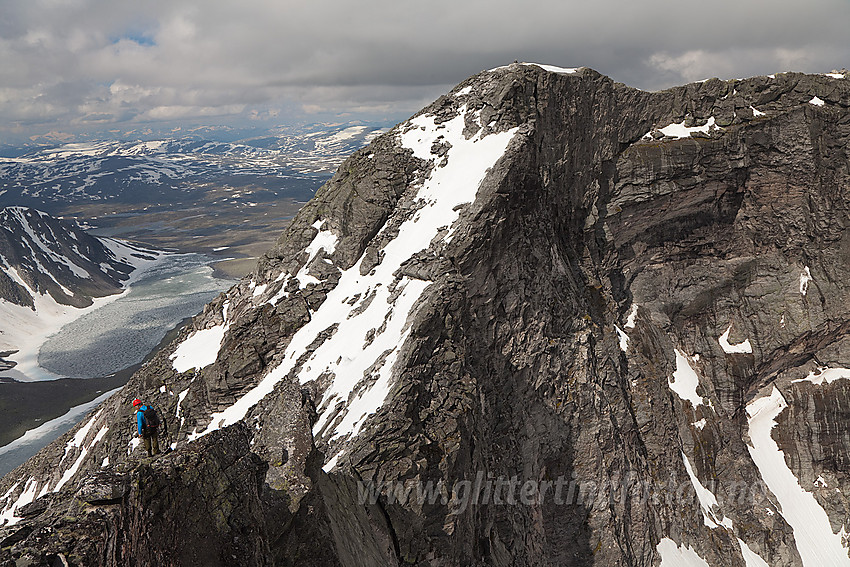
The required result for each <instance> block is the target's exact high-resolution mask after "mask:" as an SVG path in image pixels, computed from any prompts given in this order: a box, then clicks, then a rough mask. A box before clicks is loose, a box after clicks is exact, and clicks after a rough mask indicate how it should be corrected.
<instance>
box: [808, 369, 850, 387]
mask: <svg viewBox="0 0 850 567" xmlns="http://www.w3.org/2000/svg"><path fill="white" fill-rule="evenodd" d="M842 378H843V379H846V380H850V368H828V367H825V366H824V367H819V368H818V369H817V370H812V371H811V372H809V375H808V376H806V377H805V378H800V379H799V380H794V382H811V383H812V384H815V385H817V386H822V385H823V383H824V382H826V383H827V384H830V383H832V382H835V381H836V380H841V379H842Z"/></svg>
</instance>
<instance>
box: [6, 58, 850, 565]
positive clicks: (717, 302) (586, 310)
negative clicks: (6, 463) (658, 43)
mask: <svg viewBox="0 0 850 567" xmlns="http://www.w3.org/2000/svg"><path fill="white" fill-rule="evenodd" d="M844 77H845V76H844V75H843V74H837V73H836V74H831V75H826V76H806V75H799V74H783V75H777V76H775V77H758V78H753V79H747V80H735V81H726V82H723V81H719V80H710V81H707V82H704V83H697V84H692V85H687V86H684V87H680V88H675V89H671V90H668V91H664V92H658V93H647V92H642V91H638V90H635V89H631V88H629V87H627V86H624V85H621V84H616V83H614V82H613V81H611V80H610V79H608V78H606V77H603V76H601V75H599V74H598V73H595V72H594V71H592V70H589V69H577V70H571V69H570V70H568V69H557V68H550V67H545V68H543V67H540V66H535V65H522V64H514V65H510V66H508V67H504V68H499V69H495V70H492V71H489V72H484V73H482V74H480V75H477V76H475V77H472V78H470V79H469V80H467V81H465V82H464V83H462V84H461V85H459V86H458V87H457V88H456V89H454V90H453V91H452V92H451V93H449V94H448V95H446V96H444V97H441V98H440V99H439V100H438V101H436V102H435V103H434V104H433V105H431V106H430V107H428V108H426V109H425V110H423V111H422V112H421V113H419V114H418V115H417V116H415V117H414V118H412V119H411V120H410V121H408V122H406V123H404V124H401V125H399V126H398V127H396V128H395V129H394V130H393V131H391V132H389V133H388V134H386V135H384V136H382V137H381V138H379V139H377V140H376V141H375V142H373V144H372V145H371V146H369V147H367V148H365V149H363V150H361V151H358V152H357V153H355V154H354V155H353V156H352V157H351V158H350V159H349V160H347V161H346V162H345V163H344V164H343V165H342V166H341V167H340V169H339V171H338V172H337V174H336V175H335V176H334V178H333V179H332V180H331V181H330V182H329V183H328V184H327V185H325V187H324V188H323V189H322V190H321V191H320V192H319V193H318V194H317V196H316V198H315V199H313V200H312V201H311V202H310V203H308V204H307V205H306V206H305V207H304V208H303V209H302V211H301V212H300V213H299V215H298V217H297V218H296V219H295V221H294V222H293V223H292V225H291V227H290V228H289V229H288V230H287V232H286V233H285V234H284V235H283V236H282V237H281V239H280V240H279V242H278V245H277V246H276V247H275V248H274V249H273V250H271V251H270V252H269V253H268V254H267V255H266V256H265V257H264V258H263V259H262V260H261V261H260V263H259V266H258V268H257V271H256V273H254V274H252V275H251V276H249V277H247V278H245V279H244V280H243V281H241V282H240V283H239V284H238V285H236V286H235V287H233V288H232V289H231V290H230V291H228V292H227V293H226V294H223V295H222V296H220V297H219V298H218V299H217V300H216V301H214V302H213V303H211V304H210V305H209V306H208V307H207V308H206V309H205V311H204V313H202V314H201V315H199V316H198V317H196V318H195V320H194V322H193V323H192V325H191V326H190V327H189V328H187V329H186V330H185V331H184V333H183V334H182V335H181V337H179V338H178V340H177V341H176V342H175V343H174V344H173V345H172V346H171V347H170V348H166V349H165V350H164V351H163V352H162V353H160V355H159V356H157V357H156V358H155V359H154V360H152V361H151V362H149V363H148V364H147V365H146V366H145V367H144V368H143V369H142V370H140V371H139V372H138V373H137V374H136V375H135V376H134V377H133V379H132V380H131V382H130V383H129V384H128V386H127V387H126V388H125V389H124V391H123V392H121V393H120V394H117V395H115V396H114V397H113V398H111V399H110V400H109V401H107V402H106V403H105V404H104V405H103V406H102V407H101V408H100V409H99V410H97V412H95V413H93V414H92V415H90V416H89V417H88V418H87V419H86V420H85V421H84V422H83V423H81V424H80V426H79V427H78V428H76V429H75V430H73V431H71V432H70V433H69V434H68V435H66V436H65V437H64V438H62V439H60V440H58V441H57V442H55V443H54V444H53V445H51V446H49V447H48V448H46V449H45V450H44V451H43V452H42V453H40V454H39V455H38V456H37V457H35V458H34V459H33V460H31V461H30V462H29V463H27V464H25V465H24V466H22V467H21V468H19V469H18V470H16V471H14V472H13V473H12V474H10V475H8V476H7V477H6V478H4V479H3V481H2V483H0V495H2V496H0V497H2V500H0V510H2V518H3V520H0V521H5V522H6V527H5V528H2V531H0V548H2V551H0V558H2V559H4V560H5V561H6V562H7V563H8V564H9V565H23V564H37V565H51V564H57V565H58V564H61V562H63V561H64V562H65V563H67V564H69V565H110V566H118V565H122V566H124V565H151V564H156V565H233V564H240V565H317V566H318V565H346V566H347V565H376V566H377V565H408V564H410V565H500V566H501V565H504V566H508V565H606V566H607V565H622V566H627V565H628V566H650V565H654V566H657V565H659V564H660V565H663V566H664V567H669V566H676V565H688V566H690V565H711V566H718V567H719V566H736V567H737V566H747V567H753V566H763V565H771V566H774V567H776V566H800V565H805V566H807V567H808V566H814V565H845V564H850V558H848V555H847V549H846V547H845V546H846V541H845V534H846V525H847V521H848V514H850V507H848V504H847V500H846V497H845V494H848V491H850V477H848V465H847V463H848V455H850V435H848V433H847V431H846V427H845V426H846V424H847V419H846V414H847V411H848V410H847V407H848V405H847V403H846V402H847V399H848V395H850V394H848V391H850V390H848V388H850V382H848V379H850V370H848V368H850V231H848V223H850V215H848V203H850V193H848V191H850V190H849V189H848V187H850V176H848V166H850V162H848V156H847V153H846V148H847V143H848V140H850V112H848V107H850V82H848V79H847V78H844ZM135 397H143V398H144V399H145V400H147V401H150V402H151V403H152V404H154V405H155V406H157V407H159V408H160V409H161V410H162V412H163V413H164V414H165V415H166V416H167V418H168V420H169V422H170V429H171V432H170V434H169V436H168V439H167V442H168V443H169V444H170V446H171V447H173V449H174V450H173V451H172V452H170V453H168V454H166V455H163V456H161V457H159V458H157V459H153V460H151V459H148V458H146V457H143V456H141V455H140V450H139V448H138V441H137V440H134V439H133V438H132V429H131V419H132V416H131V406H130V401H131V400H132V399H133V398H135ZM27 562H29V563H27ZM51 562H52V563H51Z"/></svg>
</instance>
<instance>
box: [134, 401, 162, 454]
mask: <svg viewBox="0 0 850 567" xmlns="http://www.w3.org/2000/svg"><path fill="white" fill-rule="evenodd" d="M133 407H134V408H136V428H137V429H138V433H139V437H141V438H142V439H144V441H145V450H146V451H147V452H148V457H152V456H154V455H158V454H159V424H160V419H159V415H158V414H157V413H156V410H155V409H153V407H151V406H149V405H145V404H143V403H142V400H139V399H135V400H133Z"/></svg>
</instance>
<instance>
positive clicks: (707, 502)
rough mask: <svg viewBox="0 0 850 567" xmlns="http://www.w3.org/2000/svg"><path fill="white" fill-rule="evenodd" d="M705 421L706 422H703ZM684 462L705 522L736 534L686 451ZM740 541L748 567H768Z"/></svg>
mask: <svg viewBox="0 0 850 567" xmlns="http://www.w3.org/2000/svg"><path fill="white" fill-rule="evenodd" d="M703 421H705V420H703ZM682 460H683V461H684V462H685V470H686V471H687V472H688V476H689V477H690V479H691V484H692V485H693V487H694V491H695V492H696V493H697V498H698V499H699V503H700V507H701V508H702V517H703V522H704V523H705V525H706V526H708V527H709V528H711V529H713V530H714V529H717V528H720V527H723V528H725V529H726V530H727V531H728V532H729V533H730V534H731V535H734V534H735V529H734V528H735V526H734V524H733V523H732V520H731V519H729V518H728V517H727V516H726V515H725V514H724V515H723V518H722V519H721V518H720V514H721V511H720V507H719V505H718V502H717V497H716V496H715V495H714V493H713V492H712V491H710V490H709V489H707V488H706V487H705V486H703V484H702V483H701V482H700V481H699V479H698V478H697V475H696V474H694V469H693V467H691V463H690V461H689V460H688V457H687V456H686V455H685V453H684V451H683V452H682ZM736 539H737V540H738V545H739V546H740V548H741V555H742V556H743V558H744V562H745V564H746V565H747V567H767V563H766V562H765V560H764V559H762V558H761V556H759V554H757V553H756V552H754V551H753V550H752V549H750V546H748V545H747V544H746V543H744V540H742V539H741V538H739V537H736Z"/></svg>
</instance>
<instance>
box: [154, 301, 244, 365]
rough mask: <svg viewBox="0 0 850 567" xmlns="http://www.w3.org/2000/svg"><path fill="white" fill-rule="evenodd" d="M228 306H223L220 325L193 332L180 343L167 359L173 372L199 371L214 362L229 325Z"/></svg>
mask: <svg viewBox="0 0 850 567" xmlns="http://www.w3.org/2000/svg"><path fill="white" fill-rule="evenodd" d="M228 305H229V304H228V303H225V304H224V308H223V317H222V318H223V319H224V321H223V322H222V323H221V324H219V325H216V326H215V327H210V328H209V329H201V330H200V331H195V332H194V333H192V334H191V335H189V336H188V337H186V339H185V340H184V341H183V342H182V343H180V345H179V346H178V347H177V349H176V350H175V351H174V352H173V353H172V354H171V356H170V357H169V358H170V359H171V366H172V367H173V368H174V370H176V371H177V372H186V371H187V370H191V369H193V368H197V369H201V368H204V367H206V366H209V365H210V364H212V363H213V362H215V361H216V359H217V358H218V351H219V350H220V349H221V343H222V341H224V335H225V334H226V333H227V330H228V329H229V328H230V323H229V322H228V321H227V308H228Z"/></svg>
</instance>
